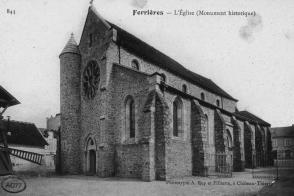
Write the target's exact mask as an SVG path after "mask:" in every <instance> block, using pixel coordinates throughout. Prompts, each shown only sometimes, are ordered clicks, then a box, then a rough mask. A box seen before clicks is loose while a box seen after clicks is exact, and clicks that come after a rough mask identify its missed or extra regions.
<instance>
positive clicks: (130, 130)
mask: <svg viewBox="0 0 294 196" xmlns="http://www.w3.org/2000/svg"><path fill="white" fill-rule="evenodd" d="M125 107H126V110H125V111H126V114H125V118H126V119H125V120H126V135H128V136H129V137H130V138H134V137H135V102H134V99H133V98H132V97H131V96H129V97H128V98H127V100H126V106H125Z"/></svg>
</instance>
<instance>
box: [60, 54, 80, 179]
mask: <svg viewBox="0 0 294 196" xmlns="http://www.w3.org/2000/svg"><path fill="white" fill-rule="evenodd" d="M80 65H81V57H80V55H78V54H72V53H64V54H62V55H61V56H60V111H61V135H60V136H61V166H62V167H61V171H62V173H71V174H74V173H80V172H81V162H80V157H81V149H80V147H79V143H80V132H81V131H80V106H81V102H80Z"/></svg>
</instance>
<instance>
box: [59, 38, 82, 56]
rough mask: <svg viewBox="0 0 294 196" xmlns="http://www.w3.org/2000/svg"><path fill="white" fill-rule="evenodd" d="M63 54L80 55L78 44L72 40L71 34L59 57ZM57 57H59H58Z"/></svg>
mask: <svg viewBox="0 0 294 196" xmlns="http://www.w3.org/2000/svg"><path fill="white" fill-rule="evenodd" d="M64 53H74V54H80V50H79V47H78V44H77V42H76V40H75V38H74V34H73V33H72V34H71V36H70V38H69V40H68V42H67V43H66V45H65V47H64V48H63V50H62V51H61V53H60V55H62V54H64ZM60 55H59V56H60Z"/></svg>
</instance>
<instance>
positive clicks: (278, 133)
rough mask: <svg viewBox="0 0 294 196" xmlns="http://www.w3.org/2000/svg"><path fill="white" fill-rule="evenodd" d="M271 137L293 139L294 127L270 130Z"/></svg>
mask: <svg viewBox="0 0 294 196" xmlns="http://www.w3.org/2000/svg"><path fill="white" fill-rule="evenodd" d="M271 130H272V137H294V125H292V126H290V127H274V128H271Z"/></svg>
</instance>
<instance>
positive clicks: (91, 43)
mask: <svg viewBox="0 0 294 196" xmlns="http://www.w3.org/2000/svg"><path fill="white" fill-rule="evenodd" d="M92 45H93V34H92V33H90V35H89V47H91V46H92Z"/></svg>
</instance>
